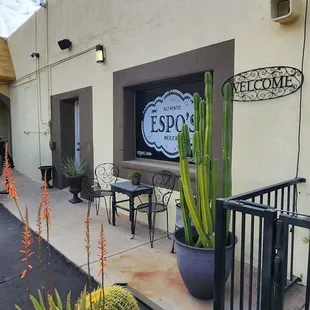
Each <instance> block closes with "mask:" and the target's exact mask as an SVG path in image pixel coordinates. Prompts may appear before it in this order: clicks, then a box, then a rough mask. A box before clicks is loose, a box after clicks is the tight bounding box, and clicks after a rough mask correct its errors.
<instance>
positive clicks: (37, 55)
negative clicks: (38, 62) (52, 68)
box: [30, 53, 40, 58]
mask: <svg viewBox="0 0 310 310" xmlns="http://www.w3.org/2000/svg"><path fill="white" fill-rule="evenodd" d="M30 56H31V57H32V58H33V57H37V58H40V54H39V53H32V54H31V55H30Z"/></svg>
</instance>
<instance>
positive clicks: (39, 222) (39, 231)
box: [37, 202, 42, 246]
mask: <svg viewBox="0 0 310 310" xmlns="http://www.w3.org/2000/svg"><path fill="white" fill-rule="evenodd" d="M37 229H38V231H37V233H38V243H39V246H40V243H41V240H42V202H40V204H39V208H38V212H37Z"/></svg>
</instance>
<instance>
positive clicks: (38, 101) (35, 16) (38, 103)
mask: <svg viewBox="0 0 310 310" xmlns="http://www.w3.org/2000/svg"><path fill="white" fill-rule="evenodd" d="M34 35H35V51H36V53H37V52H38V40H37V13H36V12H35V13H34ZM35 58H36V81H37V109H38V117H37V126H38V142H39V163H40V165H39V166H42V159H41V157H42V156H41V136H40V118H41V117H40V114H41V111H40V110H41V109H40V101H41V98H40V94H39V87H40V86H39V81H40V79H39V78H38V71H39V66H40V64H39V59H40V57H38V58H37V57H35ZM39 74H40V73H39Z"/></svg>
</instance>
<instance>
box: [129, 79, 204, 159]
mask: <svg viewBox="0 0 310 310" xmlns="http://www.w3.org/2000/svg"><path fill="white" fill-rule="evenodd" d="M195 92H198V93H199V94H200V96H203V94H204V82H203V74H200V75H199V76H197V75H195V76H194V77H188V78H186V79H182V78H177V79H173V80H169V81H163V82H156V85H155V86H154V85H152V87H151V86H150V87H149V88H145V89H143V90H138V91H136V94H135V107H136V157H137V158H148V159H157V160H164V161H174V162H177V161H178V160H179V156H178V148H177V135H178V133H179V132H180V130H181V128H182V125H183V124H184V123H186V124H188V126H189V129H190V135H192V133H193V130H194V125H193V113H194V107H193V101H192V96H193V94H194V93H195Z"/></svg>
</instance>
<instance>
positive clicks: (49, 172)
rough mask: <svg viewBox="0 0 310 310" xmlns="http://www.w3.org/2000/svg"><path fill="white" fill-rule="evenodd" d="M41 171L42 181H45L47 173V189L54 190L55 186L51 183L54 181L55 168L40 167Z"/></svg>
mask: <svg viewBox="0 0 310 310" xmlns="http://www.w3.org/2000/svg"><path fill="white" fill-rule="evenodd" d="M39 169H40V171H41V180H42V181H44V177H45V172H46V183H47V187H48V188H53V186H52V185H50V184H49V182H50V181H51V180H52V172H53V166H40V167H39Z"/></svg>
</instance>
